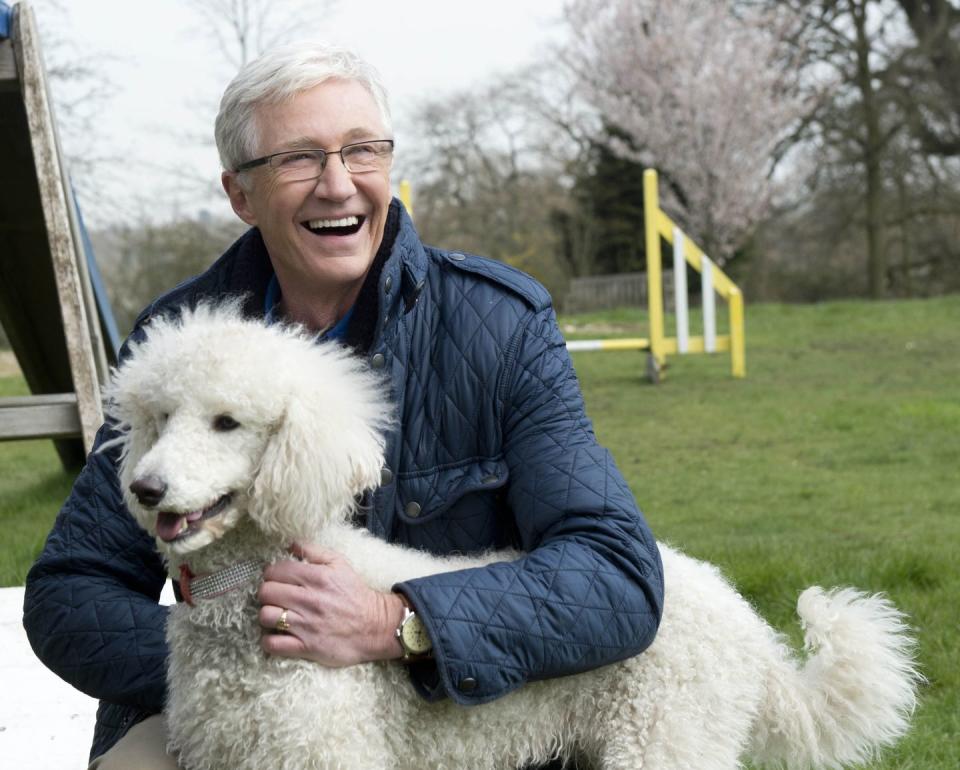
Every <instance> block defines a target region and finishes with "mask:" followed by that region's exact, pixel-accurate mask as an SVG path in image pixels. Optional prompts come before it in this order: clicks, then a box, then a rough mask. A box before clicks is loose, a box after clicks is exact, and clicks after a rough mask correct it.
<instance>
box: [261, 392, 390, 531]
mask: <svg viewBox="0 0 960 770" xmlns="http://www.w3.org/2000/svg"><path fill="white" fill-rule="evenodd" d="M382 423H383V418H378V417H377V416H376V415H373V414H371V415H370V419H365V416H364V415H363V414H359V415H358V414H356V413H354V414H349V412H348V413H344V411H343V410H339V409H337V405H335V404H331V403H329V402H327V401H326V400H325V399H323V398H318V399H313V400H303V399H301V400H296V399H294V400H292V401H291V402H290V403H289V404H288V405H287V408H286V412H285V414H284V415H283V418H282V421H281V422H280V424H279V425H278V426H277V429H276V432H275V433H274V435H273V436H272V437H271V439H270V440H269V443H268V444H267V447H266V451H265V452H264V454H263V458H262V460H261V463H260V468H259V470H258V472H257V475H256V478H255V479H254V483H253V488H252V490H251V491H252V495H251V497H252V500H251V508H250V514H251V516H252V517H253V518H254V519H255V520H256V521H257V522H258V525H259V526H260V528H261V529H262V530H263V531H265V532H269V533H272V534H276V535H279V536H281V537H282V538H284V539H286V540H291V541H292V540H300V541H304V542H310V541H311V539H312V538H315V537H317V535H318V533H319V532H320V531H321V530H322V529H323V527H324V526H325V525H326V524H328V523H330V522H331V521H343V520H345V519H346V518H347V517H348V516H349V515H350V514H351V513H352V510H353V507H354V505H355V500H356V498H357V497H358V496H359V495H361V494H362V493H363V492H364V491H365V490H367V489H372V488H373V487H375V486H377V484H379V483H380V470H381V468H382V467H383V452H384V438H383V435H382V430H381V428H382Z"/></svg>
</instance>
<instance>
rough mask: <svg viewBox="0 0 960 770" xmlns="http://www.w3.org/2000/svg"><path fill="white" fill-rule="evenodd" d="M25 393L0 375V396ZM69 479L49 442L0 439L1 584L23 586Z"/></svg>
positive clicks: (19, 381) (14, 380)
mask: <svg viewBox="0 0 960 770" xmlns="http://www.w3.org/2000/svg"><path fill="white" fill-rule="evenodd" d="M28 392H29V391H28V390H27V388H26V386H25V385H24V383H23V380H22V379H21V378H20V377H0V397H2V396H23V395H27V394H28ZM72 481H73V479H72V477H71V476H70V475H69V474H67V473H65V472H64V471H63V469H62V467H61V466H60V459H59V457H58V456H57V452H56V450H55V449H54V448H53V442H51V441H10V442H4V443H0V531H2V532H3V537H2V539H0V586H12V585H23V579H24V577H25V576H26V574H27V570H28V569H29V568H30V564H31V563H33V560H34V559H35V558H36V556H37V554H38V553H40V549H41V548H42V547H43V542H44V540H45V539H46V537H47V532H49V531H50V527H51V526H53V520H54V518H55V517H56V515H57V510H58V509H59V508H60V504H61V503H62V502H63V500H64V499H65V498H66V496H67V494H68V493H69V492H70V485H71V483H72Z"/></svg>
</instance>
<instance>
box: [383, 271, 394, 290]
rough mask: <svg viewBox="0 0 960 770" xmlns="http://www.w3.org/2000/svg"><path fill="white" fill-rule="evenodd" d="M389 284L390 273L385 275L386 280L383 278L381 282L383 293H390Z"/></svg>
mask: <svg viewBox="0 0 960 770" xmlns="http://www.w3.org/2000/svg"><path fill="white" fill-rule="evenodd" d="M391 286H393V276H392V275H388V276H387V280H385V281H384V282H383V291H384V293H385V294H389V293H390V287H391Z"/></svg>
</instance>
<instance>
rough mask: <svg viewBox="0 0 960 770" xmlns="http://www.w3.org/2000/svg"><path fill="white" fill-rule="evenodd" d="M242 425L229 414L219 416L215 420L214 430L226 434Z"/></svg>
mask: <svg viewBox="0 0 960 770" xmlns="http://www.w3.org/2000/svg"><path fill="white" fill-rule="evenodd" d="M239 427H240V423H238V422H237V421H236V420H234V419H233V418H232V417H231V416H230V415H229V414H218V415H217V416H216V417H214V418H213V429H214V430H219V431H223V432H226V431H228V430H233V429H234V428H239Z"/></svg>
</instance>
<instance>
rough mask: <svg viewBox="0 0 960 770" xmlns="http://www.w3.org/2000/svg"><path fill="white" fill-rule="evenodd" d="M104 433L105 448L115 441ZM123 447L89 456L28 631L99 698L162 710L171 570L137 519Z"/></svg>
mask: <svg viewBox="0 0 960 770" xmlns="http://www.w3.org/2000/svg"><path fill="white" fill-rule="evenodd" d="M110 435H111V434H110V431H109V429H108V428H107V427H104V428H101V430H100V433H99V434H98V436H97V442H96V446H99V445H100V444H101V443H103V441H104V440H105V439H106V438H108V437H110ZM117 451H118V450H116V449H112V450H110V451H107V452H100V453H98V452H97V451H96V449H94V452H93V453H91V455H90V457H89V458H88V461H87V465H86V467H85V468H84V469H83V471H82V472H81V473H80V476H79V477H78V478H77V481H76V483H75V484H74V486H73V491H72V492H71V494H70V497H69V498H68V499H67V502H66V503H65V504H64V506H63V508H62V509H61V511H60V514H59V516H58V517H57V520H56V523H55V524H54V527H53V530H52V531H51V533H50V535H49V537H48V538H47V542H46V544H45V546H44V548H43V551H42V553H41V554H40V557H39V559H38V560H37V562H36V563H35V564H34V565H33V567H32V568H31V570H30V572H29V574H28V575H27V584H26V591H25V596H24V614H23V625H24V628H25V629H26V631H27V636H28V638H29V640H30V644H31V646H32V647H33V649H34V652H35V653H36V654H37V656H38V657H39V658H40V659H41V660H42V661H43V662H44V664H46V665H47V666H48V667H49V668H50V669H52V670H53V671H54V672H55V673H57V674H58V675H59V676H60V677H62V678H63V679H65V680H66V681H67V682H69V683H70V684H72V685H73V686H74V687H76V688H77V689H79V690H82V691H83V692H85V693H87V694H88V695H91V696H93V697H95V698H102V699H104V700H107V701H111V702H113V703H119V704H125V705H132V706H136V707H138V708H140V709H142V710H144V711H148V712H159V711H161V709H162V708H163V703H164V698H165V693H166V682H165V674H166V658H167V644H166V640H165V635H164V626H165V623H166V614H167V610H166V608H165V607H161V606H159V605H158V604H157V600H158V598H159V595H160V591H161V589H162V588H163V582H164V578H165V576H166V575H165V571H164V568H163V564H162V563H161V561H160V559H159V557H158V556H157V554H156V552H155V550H154V548H153V543H152V541H151V540H150V538H149V537H148V536H147V535H146V533H144V532H143V531H142V530H141V529H140V527H139V526H138V525H137V523H136V522H135V521H134V520H133V518H132V517H131V516H130V515H129V514H128V513H127V511H126V507H125V505H124V503H123V498H122V495H121V494H120V489H119V483H118V480H117V474H116V465H115V462H116V456H117Z"/></svg>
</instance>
